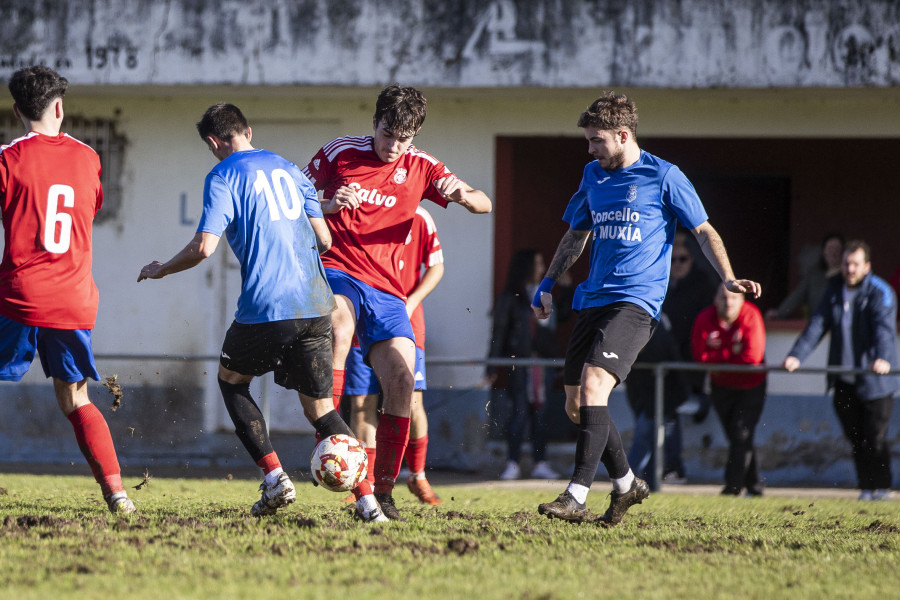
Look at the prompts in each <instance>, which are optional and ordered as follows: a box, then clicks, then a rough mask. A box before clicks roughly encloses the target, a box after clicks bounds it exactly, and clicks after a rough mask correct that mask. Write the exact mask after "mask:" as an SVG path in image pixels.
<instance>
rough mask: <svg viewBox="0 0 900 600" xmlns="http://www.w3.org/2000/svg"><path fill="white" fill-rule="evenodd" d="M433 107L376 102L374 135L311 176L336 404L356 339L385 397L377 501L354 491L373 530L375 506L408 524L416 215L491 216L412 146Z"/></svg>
mask: <svg viewBox="0 0 900 600" xmlns="http://www.w3.org/2000/svg"><path fill="white" fill-rule="evenodd" d="M425 104H426V101H425V97H424V96H423V95H422V93H421V92H420V91H418V90H416V89H415V88H411V87H400V86H397V85H392V86H388V87H386V88H385V89H384V90H382V91H381V93H380V94H379V96H378V100H377V101H376V103H375V114H374V116H373V118H372V124H373V127H374V130H375V131H374V135H372V136H364V137H343V138H338V139H336V140H333V141H331V142H329V143H328V144H326V145H325V146H324V147H322V149H320V150H319V151H318V152H317V153H316V155H315V156H314V157H313V159H312V160H311V161H310V162H309V164H308V165H307V166H306V169H304V174H306V176H307V177H309V179H310V180H311V181H312V182H313V184H315V186H316V188H317V189H318V190H321V191H322V192H323V200H322V209H323V212H324V213H325V217H326V219H327V221H328V225H329V227H330V228H331V232H332V240H333V246H332V248H331V251H329V252H328V253H326V254H325V255H324V256H323V257H322V262H323V263H324V265H325V271H326V275H327V277H328V283H329V284H330V285H331V289H332V291H333V292H334V294H335V297H336V300H337V304H338V308H337V310H335V312H334V313H332V322H333V325H334V386H333V390H334V395H335V398H336V399H337V400H336V401H337V402H339V401H340V394H341V393H342V392H343V387H344V382H343V379H344V363H345V360H346V357H347V353H348V352H349V350H350V345H351V342H352V339H353V333H354V331H355V332H356V334H357V336H358V338H359V342H360V346H361V348H362V352H363V356H364V357H365V358H366V361H367V362H368V363H369V364H370V365H371V366H372V368H373V369H374V370H375V374H376V375H377V376H378V381H379V383H380V384H381V389H382V392H383V394H384V409H383V415H382V417H381V419H380V420H379V422H378V430H377V432H376V439H377V444H378V454H377V457H376V460H375V465H374V469H375V498H373V497H372V496H371V494H369V493H367V492H368V490H369V486H368V482H364V483H363V485H362V486H360V488H357V489H356V490H354V494H355V495H356V496H357V508H356V510H357V515H358V516H359V517H360V518H362V519H363V520H367V521H368V520H370V519H369V515H371V514H374V513H377V511H375V509H376V508H377V506H376V502H375V500H376V499H377V504H380V505H381V509H382V511H383V512H384V514H385V515H386V516H387V517H388V518H389V519H395V520H397V519H402V516H401V515H400V513H399V511H398V510H397V508H396V506H394V500H393V497H392V492H393V488H394V482H395V481H396V478H397V475H398V474H399V473H400V466H401V463H402V460H403V452H404V450H405V449H406V445H407V442H408V436H409V417H410V404H411V400H412V392H413V385H414V383H415V381H414V377H413V365H414V362H415V343H414V341H413V339H414V337H413V332H412V327H411V325H410V323H409V316H408V315H407V313H406V302H405V300H406V295H405V294H404V292H403V285H402V282H401V281H400V274H399V273H400V269H399V259H400V257H401V255H402V251H403V243H404V242H405V241H406V236H407V235H408V234H409V231H410V227H411V226H412V221H413V215H414V214H415V211H416V207H417V206H418V204H419V202H420V201H421V200H422V199H423V198H427V199H428V200H431V201H432V202H435V203H436V204H438V205H439V206H442V207H446V206H447V203H448V202H456V203H458V204H460V205H462V206H463V207H465V208H466V209H467V210H468V211H469V212H472V213H486V212H490V210H491V200H490V198H488V196H487V195H486V194H485V193H484V192H482V191H480V190H476V189H473V188H471V187H469V186H468V185H467V184H466V183H465V182H464V181H462V180H461V179H459V178H457V177H456V175H454V174H453V173H452V172H450V170H449V169H447V168H446V167H445V166H444V164H443V163H441V162H440V161H439V160H437V159H436V158H434V157H432V156H431V155H429V154H427V153H425V152H422V151H420V150H418V149H416V147H415V146H413V145H412V141H413V138H414V137H415V136H416V134H417V133H418V132H419V128H420V127H421V126H422V123H423V122H424V121H425Z"/></svg>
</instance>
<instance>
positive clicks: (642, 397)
mask: <svg viewBox="0 0 900 600" xmlns="http://www.w3.org/2000/svg"><path fill="white" fill-rule="evenodd" d="M680 360H682V356H681V353H680V352H679V349H678V345H677V344H676V343H675V338H674V337H673V336H672V325H671V323H670V321H669V317H668V316H667V315H666V314H665V313H660V315H659V327H657V328H656V331H654V332H653V336H652V337H651V338H650V341H649V342H647V345H646V346H644V349H643V350H641V352H640V353H639V354H638V357H637V362H639V363H659V362H666V361H680ZM625 395H626V396H627V398H628V404H629V405H630V406H631V410H632V411H633V412H634V437H633V439H632V442H631V449H630V450H629V451H628V464H630V465H631V468H632V469H633V470H634V472H635V474H637V476H638V477H641V478H642V479H645V480H647V481H651V482H652V479H653V477H654V474H655V466H654V461H653V459H654V450H655V448H656V442H655V440H656V429H655V424H656V423H655V421H656V377H655V375H654V373H653V371H651V370H649V369H634V370H633V371H632V372H631V375H630V376H629V377H628V382H627V383H626V384H625ZM687 395H688V386H687V381H686V379H685V373H684V372H682V371H668V372H667V373H666V377H665V383H664V384H663V397H664V402H663V418H664V424H665V448H664V453H663V473H664V476H663V481H665V482H666V483H686V478H685V471H684V463H683V461H682V459H681V422H680V421H679V419H678V410H677V409H678V407H679V406H680V405H681V404H682V403H684V401H685V400H686V399H687Z"/></svg>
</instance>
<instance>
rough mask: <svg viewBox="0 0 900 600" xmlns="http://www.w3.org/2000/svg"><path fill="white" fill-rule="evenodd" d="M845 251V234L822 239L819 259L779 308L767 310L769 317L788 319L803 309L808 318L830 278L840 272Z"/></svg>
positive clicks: (831, 234)
mask: <svg viewBox="0 0 900 600" xmlns="http://www.w3.org/2000/svg"><path fill="white" fill-rule="evenodd" d="M843 253H844V236H842V235H841V234H839V233H829V234H827V235H826V236H825V238H824V239H823V240H822V253H821V254H820V256H819V259H818V260H817V261H816V262H815V263H814V264H813V265H812V267H810V269H809V270H808V271H807V272H806V275H804V277H803V279H801V280H800V283H798V284H797V287H795V288H794V291H792V292H791V293H790V294H788V297H787V298H785V299H784V300H782V301H781V304H779V305H778V308H771V309H769V310H767V311H766V318H767V319H787V318H789V317H791V316H792V315H794V314H795V313H796V312H797V309H800V308H802V309H804V310H803V317H804V318H806V317H807V316H808V315H809V314H810V313H812V311H814V310H815V309H816V307H817V306H818V305H819V300H821V299H822V294H823V293H825V287H826V286H827V285H828V279H829V278H831V277H834V276H835V275H838V274H840V272H841V258H842V255H843Z"/></svg>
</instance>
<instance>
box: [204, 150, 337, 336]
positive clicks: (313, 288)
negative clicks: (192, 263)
mask: <svg viewBox="0 0 900 600" xmlns="http://www.w3.org/2000/svg"><path fill="white" fill-rule="evenodd" d="M321 216H322V206H321V204H320V203H319V200H318V198H317V197H316V189H315V188H314V187H313V185H312V183H310V181H309V180H308V179H307V178H306V177H305V176H304V175H303V173H302V172H301V171H300V169H298V168H297V166H296V165H295V164H294V163H292V162H290V161H288V160H286V159H284V158H282V157H281V156H279V155H277V154H275V153H273V152H269V151H267V150H261V149H254V150H245V151H242V152H235V153H233V154H232V155H231V156H229V157H228V158H226V159H225V160H223V161H221V162H220V163H219V164H218V165H216V166H215V167H214V168H213V169H212V171H210V172H209V175H207V176H206V184H205V185H204V189H203V215H202V217H201V218H200V225H199V226H198V227H197V231H198V232H203V233H212V234H215V235H218V236H221V235H222V233H223V232H224V233H225V235H226V237H227V239H228V244H229V245H230V246H231V249H232V250H233V251H234V255H235V256H236V257H237V259H238V262H239V263H240V265H241V281H242V283H241V295H240V297H239V298H238V306H237V312H236V313H235V315H234V318H235V320H236V321H237V322H238V323H245V324H252V323H266V322H270V321H283V320H287V319H307V318H312V317H321V316H326V315H329V314H331V311H332V310H333V309H334V307H335V302H334V296H332V294H331V288H329V287H328V282H327V281H326V279H325V269H324V268H323V267H322V261H321V259H320V258H319V252H318V249H317V244H316V234H315V232H314V231H313V228H312V225H310V222H309V218H308V217H321Z"/></svg>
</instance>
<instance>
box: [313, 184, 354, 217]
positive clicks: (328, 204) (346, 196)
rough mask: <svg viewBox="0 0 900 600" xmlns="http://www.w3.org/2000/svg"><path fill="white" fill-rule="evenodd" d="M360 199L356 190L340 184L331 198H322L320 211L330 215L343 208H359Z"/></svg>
mask: <svg viewBox="0 0 900 600" xmlns="http://www.w3.org/2000/svg"><path fill="white" fill-rule="evenodd" d="M361 201H362V199H361V198H360V197H359V194H357V193H356V190H354V189H353V188H351V187H348V186H346V185H342V186H341V187H339V188H338V189H337V191H336V192H335V193H334V196H332V197H331V198H322V212H323V213H325V214H326V215H331V214H334V213H336V212H340V211H342V210H344V209H345V208H350V209H353V208H359V203H360V202H361Z"/></svg>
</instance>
